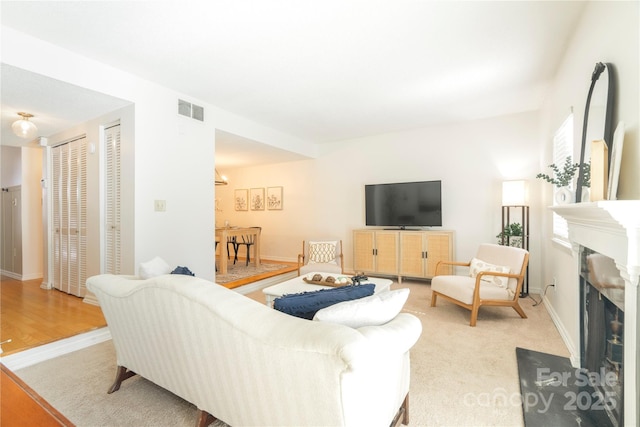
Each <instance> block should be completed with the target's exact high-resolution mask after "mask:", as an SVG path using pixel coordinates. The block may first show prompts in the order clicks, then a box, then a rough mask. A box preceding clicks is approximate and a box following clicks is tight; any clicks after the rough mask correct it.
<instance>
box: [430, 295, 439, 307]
mask: <svg viewBox="0 0 640 427" xmlns="http://www.w3.org/2000/svg"><path fill="white" fill-rule="evenodd" d="M436 299H438V294H437V293H436V292H433V293H432V294H431V307H435V306H436Z"/></svg>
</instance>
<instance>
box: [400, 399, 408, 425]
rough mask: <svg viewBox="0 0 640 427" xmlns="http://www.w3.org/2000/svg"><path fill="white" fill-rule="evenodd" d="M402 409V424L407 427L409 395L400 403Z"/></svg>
mask: <svg viewBox="0 0 640 427" xmlns="http://www.w3.org/2000/svg"><path fill="white" fill-rule="evenodd" d="M402 406H403V407H404V414H402V424H404V425H409V393H407V395H406V396H405V398H404V402H403V403H402Z"/></svg>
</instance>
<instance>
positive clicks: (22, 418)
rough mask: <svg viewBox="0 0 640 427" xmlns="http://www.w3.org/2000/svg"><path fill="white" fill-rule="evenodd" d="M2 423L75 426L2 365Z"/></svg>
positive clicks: (19, 426)
mask: <svg viewBox="0 0 640 427" xmlns="http://www.w3.org/2000/svg"><path fill="white" fill-rule="evenodd" d="M0 367H1V368H2V372H1V373H0V390H1V391H2V393H1V395H0V401H1V402H2V404H1V405H0V409H1V411H0V425H1V426H2V427H14V426H15V427H23V426H39V427H59V426H73V423H71V421H69V420H68V419H67V418H66V417H65V416H64V415H62V414H61V413H60V412H59V411H58V410H56V409H55V408H54V407H53V406H51V405H50V404H49V403H48V402H47V401H46V400H44V399H43V398H42V397H41V396H40V395H39V394H38V393H36V392H35V391H34V390H33V389H31V387H29V386H28V385H27V384H25V383H24V381H22V380H21V379H20V378H18V376H17V375H16V374H14V373H13V372H11V371H10V370H9V369H7V368H6V367H5V366H4V365H0Z"/></svg>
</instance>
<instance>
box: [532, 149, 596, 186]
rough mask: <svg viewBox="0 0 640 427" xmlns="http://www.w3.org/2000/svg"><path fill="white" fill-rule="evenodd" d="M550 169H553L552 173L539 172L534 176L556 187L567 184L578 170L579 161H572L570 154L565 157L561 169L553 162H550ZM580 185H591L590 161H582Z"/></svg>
mask: <svg viewBox="0 0 640 427" xmlns="http://www.w3.org/2000/svg"><path fill="white" fill-rule="evenodd" d="M549 167H550V168H551V170H552V171H553V175H547V174H546V173H539V174H538V175H536V178H540V179H544V180H545V181H547V182H550V183H551V184H553V185H555V186H556V187H558V188H561V187H566V186H568V185H569V184H570V183H571V181H572V180H573V177H574V176H575V174H576V172H578V170H579V168H580V163H572V162H571V156H569V157H567V158H566V159H565V161H564V165H563V166H562V170H561V169H560V168H559V167H558V166H557V165H556V164H555V163H552V164H550V165H549ZM582 175H583V176H582V186H583V187H590V186H591V163H583V164H582Z"/></svg>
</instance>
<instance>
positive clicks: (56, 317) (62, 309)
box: [0, 276, 107, 356]
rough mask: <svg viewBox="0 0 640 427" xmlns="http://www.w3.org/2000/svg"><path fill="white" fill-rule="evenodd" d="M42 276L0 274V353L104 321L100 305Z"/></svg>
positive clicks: (66, 334) (69, 333)
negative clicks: (49, 284)
mask: <svg viewBox="0 0 640 427" xmlns="http://www.w3.org/2000/svg"><path fill="white" fill-rule="evenodd" d="M41 282H42V280H40V279H37V280H29V281H25V282H21V281H19V280H15V279H11V278H8V277H5V276H2V277H0V297H1V298H0V300H1V304H0V313H2V316H1V317H2V320H1V324H0V342H3V341H6V340H8V339H11V342H9V343H5V344H2V350H3V354H2V356H7V355H9V354H11V353H16V352H18V351H22V350H26V349H29V348H32V347H36V346H39V345H42V344H47V343H50V342H53V341H57V340H59V339H62V338H68V337H71V336H74V335H77V334H80V333H83V332H88V331H91V330H94V329H97V328H100V327H103V326H106V325H107V322H106V321H105V319H104V316H103V315H102V310H101V309H100V307H97V306H95V305H91V304H87V303H84V302H83V301H82V298H79V297H76V296H73V295H69V294H66V293H64V292H61V291H58V290H55V289H50V290H47V289H42V288H40V284H41Z"/></svg>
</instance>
